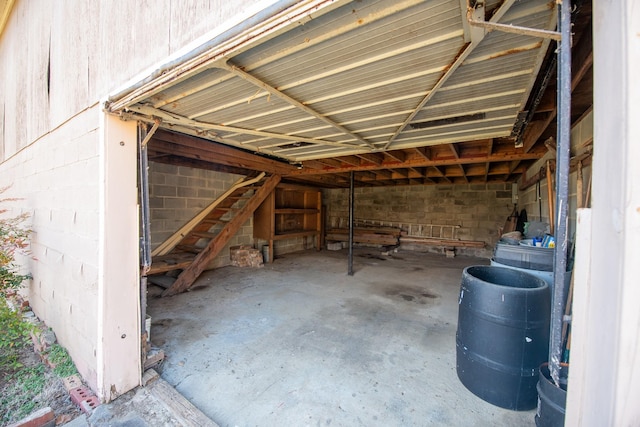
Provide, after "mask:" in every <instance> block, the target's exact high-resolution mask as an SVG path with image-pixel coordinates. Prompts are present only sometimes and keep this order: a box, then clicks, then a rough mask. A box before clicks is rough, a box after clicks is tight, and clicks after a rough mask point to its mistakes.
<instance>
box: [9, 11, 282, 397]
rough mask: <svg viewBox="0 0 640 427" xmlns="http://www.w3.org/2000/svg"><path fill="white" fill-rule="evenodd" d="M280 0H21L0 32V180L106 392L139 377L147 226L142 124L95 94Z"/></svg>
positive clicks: (36, 301) (57, 321) (43, 291)
mask: <svg viewBox="0 0 640 427" xmlns="http://www.w3.org/2000/svg"><path fill="white" fill-rule="evenodd" d="M271 3H273V1H261V2H255V1H252V0H239V1H233V2H229V1H223V0H186V1H182V0H154V1H152V2H137V1H133V2H132V1H125V0H115V1H111V0H101V1H95V0H68V1H58V2H50V1H46V0H17V1H16V2H15V5H14V7H13V10H12V12H11V15H10V16H9V19H8V21H7V25H6V27H5V29H4V31H3V32H2V34H0V77H1V78H0V186H4V185H8V184H13V187H12V188H11V190H10V194H9V195H11V196H15V197H21V198H23V200H22V201H21V202H20V203H16V204H14V205H15V209H14V212H19V211H21V210H26V211H29V212H30V213H31V214H32V223H33V228H34V231H35V232H34V235H33V239H32V245H33V252H34V256H35V259H29V260H24V263H25V268H26V269H27V270H28V271H29V272H30V273H32V274H33V277H34V279H33V281H32V282H31V283H29V287H28V294H29V295H28V296H29V298H30V301H31V304H32V305H33V308H34V311H35V313H36V314H37V315H38V316H39V317H40V318H41V319H42V320H44V321H45V322H46V323H47V324H48V325H49V326H51V327H52V328H53V329H54V331H55V332H56V334H57V336H58V338H59V341H60V343H61V344H62V345H63V346H65V347H67V348H68V350H69V353H70V354H71V356H72V358H73V360H74V361H75V363H76V364H77V366H78V369H79V371H80V373H81V374H82V376H83V377H84V378H85V380H86V381H87V382H88V383H89V385H90V386H91V387H92V388H93V389H94V390H95V391H96V392H97V393H98V394H99V395H100V397H102V398H103V399H105V400H109V399H111V398H113V397H115V396H116V395H117V394H120V393H123V392H125V391H127V390H128V389H129V388H131V387H133V386H135V385H137V384H138V381H139V376H140V366H139V364H140V361H139V360H138V356H137V354H139V344H138V343H139V324H137V323H136V322H138V320H137V316H138V311H137V310H138V309H139V307H138V305H139V303H138V298H139V295H138V294H139V292H138V284H137V283H136V282H137V269H138V255H137V243H138V241H137V234H138V229H137V211H136V197H135V194H136V193H135V185H136V175H135V168H136V162H135V124H132V123H127V124H125V123H123V122H120V121H119V120H117V119H113V118H106V117H104V115H103V113H102V106H101V103H100V101H101V100H104V99H106V98H107V97H108V96H109V94H110V93H111V92H113V91H114V90H115V89H116V88H118V87H120V86H122V85H123V84H125V82H130V81H133V80H135V79H136V76H139V75H143V74H144V73H145V72H148V71H149V70H152V69H154V66H155V65H154V64H158V63H161V62H163V61H164V60H166V58H167V57H168V56H170V55H177V54H179V51H180V50H182V49H184V48H185V46H186V45H188V44H189V43H192V42H194V43H195V42H196V41H197V39H198V38H202V37H205V38H207V37H211V35H212V34H215V33H217V32H221V31H222V29H227V28H229V27H230V26H231V25H233V24H234V23H238V22H241V21H242V19H243V14H246V13H247V11H248V10H250V9H251V10H252V11H254V12H255V11H257V10H259V9H260V8H263V7H265V6H266V5H268V4H271ZM113 120H116V122H113ZM132 129H133V130H132ZM120 140H123V141H125V146H120V145H119V142H120ZM114 141H115V145H114ZM123 335H125V338H122V336H123ZM134 350H135V351H134ZM112 386H113V387H112Z"/></svg>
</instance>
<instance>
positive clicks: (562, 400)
mask: <svg viewBox="0 0 640 427" xmlns="http://www.w3.org/2000/svg"><path fill="white" fill-rule="evenodd" d="M558 374H559V376H560V378H559V383H560V386H559V387H558V386H556V385H555V383H554V382H553V380H552V379H551V374H550V373H549V365H548V364H547V363H543V364H542V366H540V380H539V381H538V409H537V411H536V417H535V420H536V426H538V427H562V426H564V414H565V405H566V402H567V378H568V375H569V365H566V364H561V365H560V370H559V372H558Z"/></svg>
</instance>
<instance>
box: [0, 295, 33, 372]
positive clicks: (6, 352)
mask: <svg viewBox="0 0 640 427" xmlns="http://www.w3.org/2000/svg"><path fill="white" fill-rule="evenodd" d="M33 328H34V327H33V325H32V324H30V323H29V322H26V321H25V320H24V319H23V318H22V314H21V313H19V312H17V311H15V310H13V309H11V307H9V305H8V304H7V301H6V300H5V299H3V298H0V331H2V333H1V334H0V366H3V367H8V368H10V369H17V368H19V367H20V366H21V364H20V363H19V362H18V350H19V349H20V348H22V347H24V346H25V345H26V344H27V343H28V342H29V336H30V335H29V333H30V332H31V331H32V330H33Z"/></svg>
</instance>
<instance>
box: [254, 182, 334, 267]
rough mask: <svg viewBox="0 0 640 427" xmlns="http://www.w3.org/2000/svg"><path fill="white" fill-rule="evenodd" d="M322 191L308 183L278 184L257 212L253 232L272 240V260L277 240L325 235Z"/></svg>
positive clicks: (317, 245) (319, 240) (319, 241)
mask: <svg viewBox="0 0 640 427" xmlns="http://www.w3.org/2000/svg"><path fill="white" fill-rule="evenodd" d="M321 212H322V193H321V192H320V191H319V190H316V189H311V188H305V187H297V186H296V187H294V188H291V187H285V186H282V187H277V188H276V189H275V190H274V191H272V192H271V194H269V196H268V197H267V198H266V199H265V201H264V202H263V203H262V204H261V205H260V207H258V209H256V211H255V212H254V214H253V236H254V237H255V238H259V239H264V240H267V241H268V242H269V257H270V258H271V259H270V260H268V261H269V262H271V261H272V260H273V242H274V241H277V240H285V239H293V238H296V237H307V236H316V245H315V246H316V248H317V249H320V247H321V239H322V213H321Z"/></svg>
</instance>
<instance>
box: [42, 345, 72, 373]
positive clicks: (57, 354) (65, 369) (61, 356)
mask: <svg viewBox="0 0 640 427" xmlns="http://www.w3.org/2000/svg"><path fill="white" fill-rule="evenodd" d="M47 359H48V360H49V363H51V365H53V366H54V368H53V373H54V374H56V375H57V376H59V377H60V378H65V377H68V376H71V375H75V374H77V373H78V371H77V369H76V365H75V364H74V363H73V360H71V357H70V356H69V353H67V350H66V349H65V348H64V347H62V346H61V345H60V344H53V345H52V346H51V347H50V348H49V351H48V352H47Z"/></svg>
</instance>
